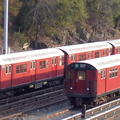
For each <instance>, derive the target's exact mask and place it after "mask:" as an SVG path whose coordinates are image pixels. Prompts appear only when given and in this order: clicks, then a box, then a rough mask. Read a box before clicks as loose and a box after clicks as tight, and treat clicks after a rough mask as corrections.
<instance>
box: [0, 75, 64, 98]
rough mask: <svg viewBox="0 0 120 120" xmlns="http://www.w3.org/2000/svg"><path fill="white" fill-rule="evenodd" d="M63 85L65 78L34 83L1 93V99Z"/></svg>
mask: <svg viewBox="0 0 120 120" xmlns="http://www.w3.org/2000/svg"><path fill="white" fill-rule="evenodd" d="M61 84H63V77H60V78H57V79H54V80H44V81H43V82H36V83H35V82H34V83H32V84H26V85H21V86H17V87H14V88H12V87H11V88H10V89H8V90H4V91H0V99H4V98H9V97H13V96H17V95H20V94H25V93H29V92H32V91H35V90H43V89H46V88H50V87H53V86H58V85H61Z"/></svg>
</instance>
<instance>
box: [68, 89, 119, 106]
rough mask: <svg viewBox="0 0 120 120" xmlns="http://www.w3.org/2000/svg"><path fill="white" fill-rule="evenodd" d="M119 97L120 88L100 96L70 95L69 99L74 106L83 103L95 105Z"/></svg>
mask: <svg viewBox="0 0 120 120" xmlns="http://www.w3.org/2000/svg"><path fill="white" fill-rule="evenodd" d="M119 97H120V90H119V91H116V92H114V93H110V94H106V95H104V96H98V97H89V98H88V97H69V100H70V102H71V105H73V106H74V107H77V106H82V105H83V104H86V105H90V106H92V107H93V106H94V107H95V106H99V105H101V104H103V103H106V102H108V101H111V100H113V99H115V98H119Z"/></svg>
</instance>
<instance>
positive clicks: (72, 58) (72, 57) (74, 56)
mask: <svg viewBox="0 0 120 120" xmlns="http://www.w3.org/2000/svg"><path fill="white" fill-rule="evenodd" d="M75 58H76V55H75V54H72V55H71V61H72V62H74V61H75V60H76V59H75Z"/></svg>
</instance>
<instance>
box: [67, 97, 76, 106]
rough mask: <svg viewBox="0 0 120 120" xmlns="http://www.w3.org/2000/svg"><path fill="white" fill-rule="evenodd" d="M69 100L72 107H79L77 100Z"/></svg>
mask: <svg viewBox="0 0 120 120" xmlns="http://www.w3.org/2000/svg"><path fill="white" fill-rule="evenodd" d="M69 99H70V103H71V105H73V106H74V107H77V104H76V99H75V98H69Z"/></svg>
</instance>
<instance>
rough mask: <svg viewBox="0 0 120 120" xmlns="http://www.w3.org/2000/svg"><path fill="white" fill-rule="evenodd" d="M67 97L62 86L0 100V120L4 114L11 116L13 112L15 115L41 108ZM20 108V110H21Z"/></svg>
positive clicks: (3, 117) (4, 116)
mask: <svg viewBox="0 0 120 120" xmlns="http://www.w3.org/2000/svg"><path fill="white" fill-rule="evenodd" d="M65 100H67V97H66V95H65V91H64V89H63V86H59V87H55V88H54V90H53V89H47V90H46V91H44V92H42V93H41V91H36V92H33V93H29V94H26V95H24V96H23V95H22V96H18V97H13V98H9V100H8V101H4V104H2V103H3V101H0V104H1V105H0V120H2V119H5V118H6V116H9V115H10V116H11V115H12V114H13V113H14V114H16V115H19V114H22V113H21V111H22V112H27V111H29V110H34V109H37V108H42V107H45V106H48V105H50V104H54V103H57V102H61V101H65ZM21 109H22V110H21Z"/></svg>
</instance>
